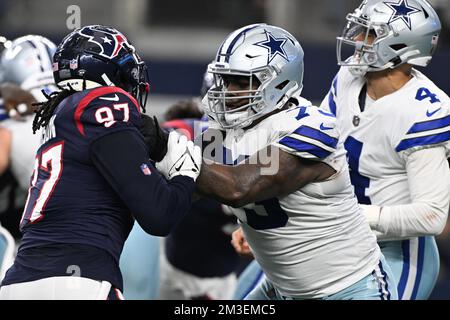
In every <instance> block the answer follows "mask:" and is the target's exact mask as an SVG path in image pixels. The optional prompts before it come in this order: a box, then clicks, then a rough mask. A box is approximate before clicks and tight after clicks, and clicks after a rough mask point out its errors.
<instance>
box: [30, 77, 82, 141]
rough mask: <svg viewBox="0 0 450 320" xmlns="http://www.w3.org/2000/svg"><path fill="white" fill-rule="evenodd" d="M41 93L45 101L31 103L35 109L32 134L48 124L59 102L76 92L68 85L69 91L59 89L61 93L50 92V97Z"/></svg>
mask: <svg viewBox="0 0 450 320" xmlns="http://www.w3.org/2000/svg"><path fill="white" fill-rule="evenodd" d="M60 89H61V88H60ZM42 93H43V94H44V96H45V97H46V98H47V101H46V102H40V103H33V106H34V107H36V110H35V111H34V112H35V113H36V115H35V116H34V119H33V133H36V131H38V130H39V129H40V128H43V127H45V126H46V125H47V124H48V123H49V121H50V118H51V117H52V115H53V111H55V109H56V107H57V106H58V105H59V104H60V103H61V101H63V100H64V99H65V98H67V97H68V96H70V95H72V94H74V93H76V91H75V90H74V89H73V88H72V87H71V86H70V85H69V89H61V91H55V92H52V93H51V94H50V95H49V94H47V93H46V92H45V91H44V90H42Z"/></svg>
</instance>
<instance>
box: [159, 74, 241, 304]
mask: <svg viewBox="0 0 450 320" xmlns="http://www.w3.org/2000/svg"><path fill="white" fill-rule="evenodd" d="M211 78H212V77H210V74H207V75H206V77H205V80H204V86H203V87H204V88H202V96H203V95H204V94H205V93H206V91H207V89H208V88H209V87H211V85H212V84H211V83H208V81H209V82H210V80H211ZM202 116H203V112H202V111H201V109H200V100H199V99H189V100H185V101H179V102H178V103H176V104H174V105H173V106H172V107H170V108H169V110H167V112H166V114H165V120H166V122H164V123H163V124H162V127H163V128H165V129H166V130H177V131H178V132H180V133H183V134H185V135H186V136H187V137H188V138H189V139H191V140H194V138H195V134H197V135H199V134H201V133H202V132H203V131H204V130H206V129H207V126H208V121H207V119H205V118H203V119H202ZM236 228H237V223H236V218H235V217H234V215H233V214H232V212H231V211H230V210H229V209H228V208H227V207H226V206H223V205H222V204H220V203H219V202H217V201H215V200H213V199H207V198H202V199H199V200H196V201H194V202H193V203H192V206H191V209H190V211H189V213H188V214H187V215H186V217H184V218H183V219H182V220H181V222H180V223H179V224H178V225H177V226H176V227H175V228H174V230H173V231H172V232H171V233H170V234H169V235H168V236H167V237H166V238H165V239H164V240H163V243H164V248H163V252H162V253H161V289H160V296H159V298H160V299H163V300H189V299H190V300H217V299H219V300H229V299H231V298H232V296H233V293H234V290H235V287H236V273H235V272H236V270H237V268H238V267H239V264H240V262H241V259H240V257H239V256H238V255H237V253H236V252H235V250H234V249H233V247H232V246H231V244H230V240H231V237H230V235H231V232H232V231H234V230H235V229H236Z"/></svg>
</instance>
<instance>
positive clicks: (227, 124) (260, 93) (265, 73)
mask: <svg viewBox="0 0 450 320" xmlns="http://www.w3.org/2000/svg"><path fill="white" fill-rule="evenodd" d="M208 71H209V72H211V73H212V74H213V76H214V84H213V86H212V87H211V88H210V89H209V91H208V92H207V95H206V96H207V100H208V101H207V102H208V103H207V108H206V109H205V112H206V113H207V114H208V115H209V116H211V117H212V118H214V119H215V120H216V121H217V122H218V123H219V124H220V125H221V126H222V128H224V129H231V128H246V127H248V126H250V125H251V124H252V123H253V121H255V120H256V119H258V118H260V117H262V116H263V115H265V114H268V113H270V112H272V111H273V110H275V109H279V108H282V107H283V106H284V105H285V104H286V102H287V101H288V100H289V99H290V98H291V97H292V96H294V94H300V92H301V89H302V88H303V86H301V85H299V84H298V83H297V82H296V81H289V80H285V81H283V79H280V77H279V72H277V71H276V70H275V68H273V67H272V66H270V65H268V66H264V67H261V68H258V69H254V70H251V71H242V70H239V71H237V70H231V69H226V68H217V64H214V63H213V64H211V65H210V66H209V68H208ZM230 76H240V77H245V78H248V83H249V87H248V89H247V90H234V91H230V90H228V89H227V85H226V83H225V82H226V80H227V77H230ZM255 83H256V85H258V87H255ZM236 99H238V100H247V103H246V104H243V105H239V106H238V107H233V108H230V107H229V105H230V104H232V103H233V101H235V100H236Z"/></svg>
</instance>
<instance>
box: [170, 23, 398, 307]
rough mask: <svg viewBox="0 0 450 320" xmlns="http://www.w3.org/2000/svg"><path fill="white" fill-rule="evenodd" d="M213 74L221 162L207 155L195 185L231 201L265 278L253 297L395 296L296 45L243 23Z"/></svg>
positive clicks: (212, 130) (212, 132)
mask: <svg viewBox="0 0 450 320" xmlns="http://www.w3.org/2000/svg"><path fill="white" fill-rule="evenodd" d="M209 72H211V73H213V75H214V78H215V84H214V85H213V87H212V88H211V89H210V90H209V91H208V93H207V95H206V96H205V98H204V100H203V107H204V109H205V112H206V114H207V115H208V116H209V117H210V124H209V129H208V131H206V133H205V134H204V135H203V139H204V141H206V142H207V141H211V140H213V139H214V143H212V144H210V145H207V146H206V147H205V148H204V151H203V152H204V157H206V158H209V156H210V155H211V156H212V157H211V158H212V159H214V160H216V162H218V163H212V161H208V160H206V159H205V163H204V164H203V165H202V170H201V174H200V176H199V178H198V180H197V188H198V190H199V191H200V192H201V193H202V194H204V195H206V196H209V197H213V198H215V199H216V200H218V201H220V202H222V203H225V204H227V205H230V206H231V207H233V209H232V210H233V212H234V214H235V215H236V216H237V217H238V218H239V221H240V223H241V225H242V228H243V230H244V232H245V235H246V237H247V239H248V241H249V243H250V245H251V246H252V248H253V251H254V254H255V257H256V259H257V261H258V262H259V263H260V265H261V266H262V269H263V270H264V273H265V274H266V276H267V279H266V280H265V281H263V282H262V283H261V285H260V286H259V287H258V288H256V289H255V290H254V291H253V292H252V293H251V294H250V295H249V296H248V297H247V298H248V299H396V297H397V293H396V290H395V288H393V287H392V285H391V283H390V275H389V274H390V270H389V269H388V268H386V266H385V264H384V263H383V260H384V258H383V256H382V255H381V253H380V250H379V247H378V246H377V244H376V238H375V237H374V235H373V234H372V233H371V232H370V228H369V225H368V223H367V221H366V220H365V219H364V217H363V216H362V214H361V211H360V208H359V206H358V205H357V200H356V198H355V196H354V193H353V189H352V187H351V184H350V177H349V173H348V167H347V165H346V158H345V150H344V148H343V145H342V142H340V141H339V136H338V131H337V130H336V127H335V117H334V116H333V115H332V114H328V113H326V112H323V111H322V110H320V109H319V108H317V107H315V106H312V105H311V103H310V102H309V101H307V100H305V99H303V98H301V97H300V92H301V89H302V79H303V50H302V48H301V46H300V44H299V43H298V41H297V40H296V39H295V38H294V37H293V36H292V35H291V34H289V33H288V32H286V31H285V30H283V29H281V28H278V27H274V26H270V25H265V24H256V25H250V26H246V27H243V28H241V29H238V30H236V31H235V32H233V33H232V34H231V35H230V36H228V37H227V38H226V39H225V41H224V42H223V44H222V46H221V47H220V49H219V51H218V53H217V56H216V60H215V61H214V62H213V63H211V64H210V65H209ZM222 138H224V139H222ZM211 146H212V147H211ZM169 149H170V148H169ZM171 170H176V168H174V169H171ZM168 174H169V176H170V172H169V173H168Z"/></svg>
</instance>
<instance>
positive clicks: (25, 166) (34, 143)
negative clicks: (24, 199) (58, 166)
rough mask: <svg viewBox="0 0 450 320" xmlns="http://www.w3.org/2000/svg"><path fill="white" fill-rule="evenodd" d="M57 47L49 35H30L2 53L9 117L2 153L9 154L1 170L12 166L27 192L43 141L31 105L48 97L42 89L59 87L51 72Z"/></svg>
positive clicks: (1, 132)
mask: <svg viewBox="0 0 450 320" xmlns="http://www.w3.org/2000/svg"><path fill="white" fill-rule="evenodd" d="M55 50H56V46H55V44H54V43H53V42H51V41H50V40H48V39H47V38H44V37H41V36H36V35H28V36H23V37H20V38H17V39H15V40H14V41H12V42H11V44H10V45H9V46H8V48H7V49H5V50H4V51H3V52H2V55H1V60H0V74H1V79H0V82H2V83H3V84H2V87H1V92H2V95H3V99H4V104H5V108H6V109H7V110H8V112H9V116H10V119H8V120H5V121H3V122H2V123H1V125H0V136H1V137H2V140H3V141H2V144H1V145H0V148H1V150H0V154H6V155H8V157H7V159H6V161H4V162H2V163H3V165H2V167H1V168H0V172H1V170H2V169H3V170H4V169H6V167H7V166H8V165H11V170H12V173H13V175H14V177H15V178H16V180H17V181H18V183H19V187H21V189H22V190H25V192H26V191H27V190H28V188H29V182H30V176H31V173H32V172H33V167H34V162H35V156H36V150H37V148H38V146H39V142H40V136H39V135H34V134H33V131H32V129H31V127H32V122H33V118H34V113H33V112H32V110H31V104H32V103H33V102H36V101H44V100H45V96H44V95H43V93H42V92H41V90H45V91H46V92H47V93H48V94H50V93H51V92H52V91H54V90H56V86H55V85H54V81H53V71H52V56H53V53H54V52H55Z"/></svg>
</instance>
